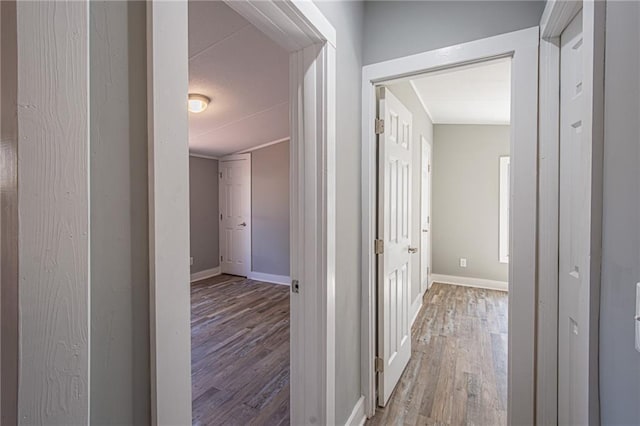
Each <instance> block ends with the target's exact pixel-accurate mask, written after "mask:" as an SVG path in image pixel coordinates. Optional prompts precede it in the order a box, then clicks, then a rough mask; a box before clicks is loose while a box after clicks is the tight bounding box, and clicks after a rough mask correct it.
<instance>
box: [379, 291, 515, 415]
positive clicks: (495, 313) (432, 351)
mask: <svg viewBox="0 0 640 426" xmlns="http://www.w3.org/2000/svg"><path fill="white" fill-rule="evenodd" d="M507 304H508V295H507V293H504V292H499V291H493V290H485V289H479V288H471V287H462V286H453V285H448V284H439V283H434V285H433V286H432V287H431V289H429V291H428V292H427V293H426V294H425V296H424V299H423V307H422V309H421V311H420V312H419V313H418V317H417V319H416V321H415V323H414V325H413V327H412V336H411V338H412V355H411V360H410V362H409V365H408V366H407V368H406V370H405V371H404V373H403V375H402V377H401V379H400V382H399V383H398V386H397V387H396V389H395V390H394V392H393V394H392V396H391V399H390V400H389V403H388V404H387V406H386V407H385V408H378V410H377V411H376V415H375V416H374V417H373V418H371V419H369V420H367V425H408V426H409V425H481V426H499V425H506V419H507V417H506V415H507V412H506V398H507V326H508V322H507Z"/></svg>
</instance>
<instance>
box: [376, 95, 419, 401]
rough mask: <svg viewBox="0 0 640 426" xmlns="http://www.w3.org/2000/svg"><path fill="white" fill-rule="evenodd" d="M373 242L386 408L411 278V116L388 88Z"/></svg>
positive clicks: (401, 365)
mask: <svg viewBox="0 0 640 426" xmlns="http://www.w3.org/2000/svg"><path fill="white" fill-rule="evenodd" d="M379 94H380V99H379V114H380V117H383V118H384V123H385V129H384V132H383V133H382V134H381V135H380V137H379V142H378V144H379V145H378V148H379V153H378V155H379V157H378V158H379V162H378V191H379V196H378V198H379V207H378V239H380V240H382V241H383V244H384V252H383V253H382V254H380V255H379V256H378V357H379V358H380V359H382V364H383V366H382V370H383V371H381V372H379V373H378V404H379V405H381V406H384V405H386V403H387V401H388V400H389V397H390V396H391V393H392V392H393V389H394V388H395V386H396V384H397V383H398V381H399V379H400V376H401V375H402V372H403V371H404V369H405V367H406V365H407V363H408V362H409V358H410V357H411V329H410V325H409V307H410V300H409V299H410V282H409V279H410V276H411V260H412V259H411V257H412V256H411V253H410V251H409V249H410V246H411V239H410V229H411V143H412V141H411V132H412V129H411V127H412V115H411V113H410V112H409V110H407V108H405V107H404V105H402V104H401V103H400V101H398V99H396V98H395V97H394V96H393V95H392V94H391V93H390V92H389V91H388V90H386V89H384V88H382V89H380V92H379Z"/></svg>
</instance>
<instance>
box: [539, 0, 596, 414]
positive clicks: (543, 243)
mask: <svg viewBox="0 0 640 426" xmlns="http://www.w3.org/2000/svg"><path fill="white" fill-rule="evenodd" d="M581 8H582V9H583V18H582V19H583V25H582V26H583V36H584V44H583V45H584V46H586V47H587V49H586V50H585V51H584V52H585V53H584V55H585V58H584V69H583V94H582V96H583V97H585V98H586V99H589V100H590V101H591V104H590V105H588V108H587V109H586V111H585V119H584V120H583V124H584V125H583V128H584V129H586V131H587V132H588V137H587V138H585V142H586V143H588V144H589V145H590V147H591V149H592V155H593V157H592V160H591V161H592V163H591V164H592V170H591V172H592V175H591V181H590V185H589V190H590V195H591V209H590V210H589V212H588V214H590V215H591V223H590V225H591V228H590V235H589V239H590V240H589V241H590V255H591V257H590V260H591V262H590V265H589V271H588V272H587V273H588V274H589V276H590V279H589V298H590V300H591V301H590V307H589V309H590V310H591V312H592V315H591V318H590V320H591V321H592V322H591V323H590V324H585V327H586V330H585V331H584V332H585V333H588V334H589V339H590V340H591V342H590V348H591V351H593V353H589V354H588V369H587V371H586V372H585V374H588V376H589V390H590V392H589V402H588V404H589V407H588V415H589V422H590V423H591V422H593V423H597V422H598V419H599V401H598V393H599V388H598V385H599V384H598V379H599V376H598V365H597V362H598V361H597V359H598V354H597V348H598V338H599V336H598V331H599V330H598V307H599V300H600V261H601V248H602V245H601V236H602V234H601V233H602V227H601V225H602V224H601V221H602V156H603V138H604V134H603V126H604V124H603V116H604V114H603V110H604V101H603V99H604V87H603V84H604V77H603V75H604V38H605V34H604V33H605V2H600V1H586V2H583V1H571V2H568V1H560V0H549V1H548V2H547V4H546V6H545V10H544V12H543V14H542V18H541V22H540V27H541V40H540V107H539V112H540V116H539V133H540V151H539V156H540V176H539V197H538V199H539V212H538V218H539V219H538V226H539V245H538V268H537V274H538V277H539V280H538V282H539V288H538V298H539V300H538V315H537V318H538V322H537V327H538V344H537V350H536V357H537V359H538V365H537V394H536V397H537V407H536V413H537V422H538V423H540V424H557V423H558V421H559V420H558V419H559V415H558V411H559V410H558V409H559V404H558V368H559V367H558V330H559V327H560V324H559V312H558V303H559V300H558V298H559V295H558V285H559V264H558V259H559V238H558V235H559V232H560V229H559V223H558V217H559V191H560V189H559V170H560V158H559V149H560V136H559V135H560V130H559V129H560V35H561V34H562V32H563V31H564V29H565V28H566V27H567V25H568V24H569V23H570V22H571V21H572V20H573V18H574V17H575V15H576V14H577V13H578V12H579V11H580V9H581Z"/></svg>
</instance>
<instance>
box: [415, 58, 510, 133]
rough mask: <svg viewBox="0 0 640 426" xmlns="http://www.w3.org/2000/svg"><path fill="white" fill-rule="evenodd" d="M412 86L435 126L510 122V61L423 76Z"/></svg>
mask: <svg viewBox="0 0 640 426" xmlns="http://www.w3.org/2000/svg"><path fill="white" fill-rule="evenodd" d="M410 83H411V85H412V86H413V88H414V89H415V91H416V93H417V94H418V97H419V98H420V101H421V102H422V105H423V106H424V107H425V109H426V110H427V112H428V113H429V115H430V116H431V119H432V120H433V123H434V124H509V122H510V117H511V113H510V109H511V59H510V58H504V59H497V60H493V61H487V62H482V63H478V64H473V65H467V66H464V67H458V68H453V69H449V70H443V71H438V72H433V73H429V74H424V75H423V76H420V77H418V78H414V79H411V80H410Z"/></svg>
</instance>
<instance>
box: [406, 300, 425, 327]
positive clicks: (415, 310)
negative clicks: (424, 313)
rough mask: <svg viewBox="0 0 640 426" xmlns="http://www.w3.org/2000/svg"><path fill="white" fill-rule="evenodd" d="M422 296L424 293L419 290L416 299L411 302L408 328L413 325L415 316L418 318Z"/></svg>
mask: <svg viewBox="0 0 640 426" xmlns="http://www.w3.org/2000/svg"><path fill="white" fill-rule="evenodd" d="M422 296H424V293H422V292H420V294H419V295H418V297H416V300H415V301H414V302H413V303H412V304H411V308H410V309H411V310H410V311H409V315H410V318H411V323H409V328H411V327H412V326H413V323H414V322H415V321H416V318H418V314H419V313H420V309H421V308H422Z"/></svg>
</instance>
